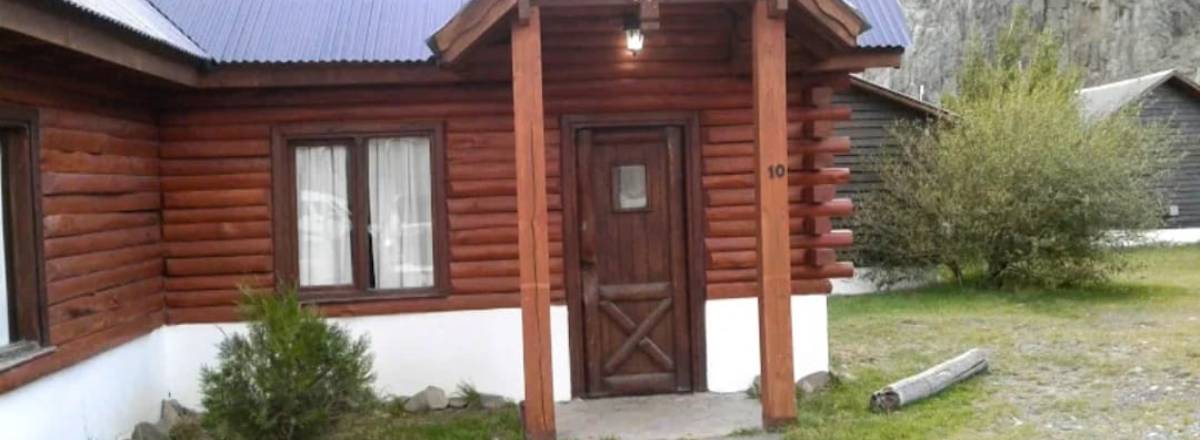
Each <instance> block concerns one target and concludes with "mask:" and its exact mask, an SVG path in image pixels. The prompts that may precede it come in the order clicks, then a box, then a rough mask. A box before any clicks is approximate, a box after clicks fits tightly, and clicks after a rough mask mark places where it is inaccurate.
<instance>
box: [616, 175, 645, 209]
mask: <svg viewBox="0 0 1200 440" xmlns="http://www.w3.org/2000/svg"><path fill="white" fill-rule="evenodd" d="M613 191H614V197H613V198H614V199H615V200H614V204H615V205H616V207H617V209H618V210H629V209H642V208H645V207H646V166H645V165H621V166H619V167H616V168H613Z"/></svg>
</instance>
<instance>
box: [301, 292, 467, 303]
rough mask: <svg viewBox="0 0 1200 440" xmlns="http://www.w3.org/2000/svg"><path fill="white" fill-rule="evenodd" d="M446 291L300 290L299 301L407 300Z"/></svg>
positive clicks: (436, 296) (437, 295)
mask: <svg viewBox="0 0 1200 440" xmlns="http://www.w3.org/2000/svg"><path fill="white" fill-rule="evenodd" d="M448 296H449V295H447V293H446V292H444V291H440V290H435V289H419V290H389V291H375V292H363V291H360V290H315V291H308V292H306V291H303V290H302V291H300V302H302V303H304V304H312V305H332V304H347V303H367V302H380V301H408V300H422V299H442V298H446V297H448Z"/></svg>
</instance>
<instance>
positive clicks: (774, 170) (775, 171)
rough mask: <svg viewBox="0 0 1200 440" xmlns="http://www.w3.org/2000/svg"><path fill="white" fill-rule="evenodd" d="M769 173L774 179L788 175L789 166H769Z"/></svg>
mask: <svg viewBox="0 0 1200 440" xmlns="http://www.w3.org/2000/svg"><path fill="white" fill-rule="evenodd" d="M767 175H769V176H771V178H772V179H779V178H783V177H787V167H785V166H783V165H781V164H775V165H770V166H767Z"/></svg>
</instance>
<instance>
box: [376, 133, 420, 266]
mask: <svg viewBox="0 0 1200 440" xmlns="http://www.w3.org/2000/svg"><path fill="white" fill-rule="evenodd" d="M429 148H430V147H429V139H428V138H423V137H405V138H378V139H371V140H370V142H369V144H368V150H369V151H368V154H369V157H368V163H369V164H370V167H369V168H370V171H369V173H370V176H369V179H370V188H369V194H370V198H371V226H370V231H371V259H372V263H373V264H374V269H375V285H374V286H372V287H374V288H376V289H399V288H411V287H429V286H432V285H433V270H434V269H433V266H434V264H433V201H432V199H433V196H432V192H431V188H432V184H433V177H432V170H433V166H432V164H431V163H430V161H429Z"/></svg>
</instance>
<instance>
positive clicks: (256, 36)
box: [90, 0, 468, 63]
mask: <svg viewBox="0 0 1200 440" xmlns="http://www.w3.org/2000/svg"><path fill="white" fill-rule="evenodd" d="M90 1H101V0H90ZM138 1H149V2H151V3H153V4H154V5H155V6H157V7H158V8H159V9H160V10H162V12H163V13H164V14H166V15H167V16H168V17H171V19H172V20H173V21H174V22H175V24H177V25H178V26H179V27H180V28H181V29H183V31H184V32H186V33H187V35H188V36H190V37H191V38H192V39H193V40H195V41H196V42H197V43H198V44H199V45H200V46H201V47H204V48H206V49H207V50H208V51H209V54H210V55H211V56H212V58H213V60H214V61H216V62H218V63H288V62H388V61H408V62H412V61H426V60H429V59H430V58H431V57H432V56H433V53H432V52H431V51H430V50H429V47H428V46H427V45H426V44H425V39H426V38H428V37H429V36H430V35H433V33H434V32H436V31H437V30H438V29H439V28H441V26H442V25H443V24H445V23H446V22H447V21H449V20H450V18H451V17H453V16H454V14H455V13H456V12H458V10H459V9H460V8H462V6H463V5H464V4H466V3H467V1H468V0H337V1H331V0H138Z"/></svg>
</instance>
